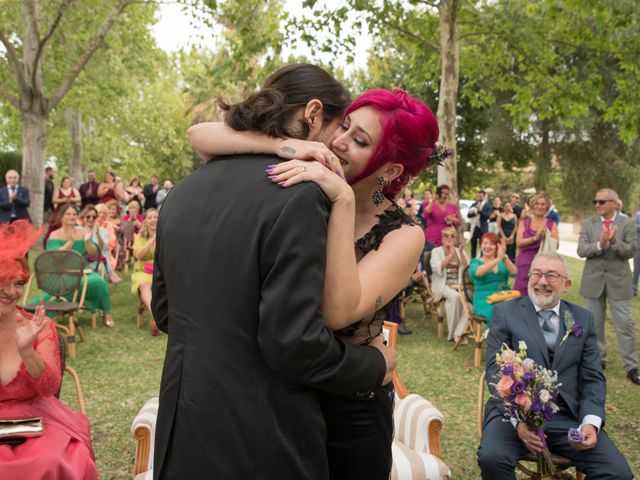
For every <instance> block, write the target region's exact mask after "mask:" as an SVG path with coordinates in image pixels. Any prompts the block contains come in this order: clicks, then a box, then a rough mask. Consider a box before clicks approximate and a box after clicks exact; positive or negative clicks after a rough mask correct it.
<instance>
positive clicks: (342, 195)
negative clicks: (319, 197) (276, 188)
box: [267, 160, 353, 203]
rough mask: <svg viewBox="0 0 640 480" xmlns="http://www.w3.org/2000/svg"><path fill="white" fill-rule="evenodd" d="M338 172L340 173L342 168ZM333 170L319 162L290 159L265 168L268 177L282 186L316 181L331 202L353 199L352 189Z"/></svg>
mask: <svg viewBox="0 0 640 480" xmlns="http://www.w3.org/2000/svg"><path fill="white" fill-rule="evenodd" d="M338 167H339V168H340V174H342V168H341V167H340V164H338ZM340 174H338V173H335V172H333V171H332V170H330V169H329V168H327V167H326V166H325V165H324V164H322V163H320V162H307V161H303V160H290V161H288V162H282V163H279V164H277V165H272V166H271V167H270V168H269V170H267V175H268V178H269V179H270V180H271V181H272V182H274V183H277V184H278V185H280V186H281V187H283V188H287V187H290V186H292V185H295V184H297V183H300V182H315V183H317V184H318V185H319V186H320V188H321V189H322V191H323V192H324V194H325V195H326V196H327V197H329V200H331V202H332V203H335V202H337V201H339V200H341V199H345V200H346V199H353V190H352V189H351V187H350V186H349V184H348V183H347V182H346V181H345V180H344V179H343V176H342V175H340Z"/></svg>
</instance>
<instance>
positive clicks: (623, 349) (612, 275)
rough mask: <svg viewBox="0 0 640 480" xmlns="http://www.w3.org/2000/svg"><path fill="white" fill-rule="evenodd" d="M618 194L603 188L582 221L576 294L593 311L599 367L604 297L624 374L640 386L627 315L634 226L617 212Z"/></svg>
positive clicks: (603, 351) (633, 335)
mask: <svg viewBox="0 0 640 480" xmlns="http://www.w3.org/2000/svg"><path fill="white" fill-rule="evenodd" d="M618 200H619V199H618V194H617V193H616V192H615V191H614V190H612V189H610V188H603V189H602V190H599V191H598V193H596V197H595V200H594V201H593V204H594V205H595V207H596V212H597V215H595V216H593V217H591V218H589V219H587V220H585V221H584V223H583V224H582V230H581V231H580V239H579V241H578V255H579V256H580V257H583V258H586V262H585V265H584V270H583V272H582V284H581V286H580V294H581V295H582V296H583V297H584V300H585V305H586V307H587V309H589V310H591V312H592V313H593V320H594V323H595V326H596V334H597V336H598V349H599V350H600V356H601V357H602V366H603V367H604V366H605V364H606V361H607V351H606V346H605V336H604V319H605V309H606V304H607V300H608V301H609V305H610V308H611V317H612V318H613V325H614V327H615V329H616V334H617V336H618V345H619V346H620V354H621V355H622V364H623V366H624V369H625V371H626V372H627V377H628V378H629V380H631V381H632V382H633V383H635V384H636V385H640V373H638V352H637V350H636V332H635V325H634V323H633V318H632V317H631V298H632V295H633V293H632V281H631V269H630V268H629V259H630V258H632V257H633V253H634V251H635V248H636V230H635V225H634V223H633V221H632V220H630V219H629V218H624V217H622V216H621V215H620V214H618V213H617V210H616V207H617V205H618Z"/></svg>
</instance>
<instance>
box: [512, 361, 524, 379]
mask: <svg viewBox="0 0 640 480" xmlns="http://www.w3.org/2000/svg"><path fill="white" fill-rule="evenodd" d="M513 374H514V375H515V376H516V377H517V378H522V376H523V375H524V368H522V365H518V364H516V365H514V366H513Z"/></svg>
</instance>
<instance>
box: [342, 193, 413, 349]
mask: <svg viewBox="0 0 640 480" xmlns="http://www.w3.org/2000/svg"><path fill="white" fill-rule="evenodd" d="M376 217H378V218H379V219H380V220H379V221H378V223H377V224H375V225H374V226H373V227H371V230H369V231H368V232H367V233H365V234H364V235H363V236H362V238H359V239H358V240H356V242H355V248H356V260H358V261H360V260H361V259H362V258H363V257H364V256H365V255H366V254H367V253H369V252H370V251H371V250H378V249H379V248H380V245H381V244H382V241H383V240H384V237H385V236H386V235H387V234H388V233H389V232H392V231H394V230H397V229H399V228H400V227H402V226H403V225H419V224H418V223H416V222H415V221H414V220H413V219H412V218H411V217H410V216H409V215H407V214H406V213H405V212H404V211H403V210H402V208H400V207H399V206H398V205H396V204H395V203H392V204H391V205H390V206H389V208H387V209H386V210H385V211H384V212H382V213H381V214H380V215H376ZM398 295H400V293H398ZM394 300H395V298H393V299H392V300H391V301H390V302H389V303H387V304H386V305H383V306H382V307H381V308H380V309H379V310H377V311H376V312H375V313H374V314H373V315H371V316H370V317H367V318H363V319H362V320H358V321H357V322H356V323H354V324H352V325H349V326H348V327H345V328H343V329H341V330H338V331H337V332H336V334H338V335H340V336H342V337H346V338H345V339H346V340H347V341H349V342H351V343H357V344H368V343H369V342H370V341H371V340H372V339H374V338H375V337H377V336H378V335H380V332H382V322H384V321H385V320H387V318H389V308H390V306H391V305H392V304H393V301H394Z"/></svg>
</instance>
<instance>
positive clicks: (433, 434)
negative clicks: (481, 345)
mask: <svg viewBox="0 0 640 480" xmlns="http://www.w3.org/2000/svg"><path fill="white" fill-rule="evenodd" d="M384 336H385V339H386V340H387V345H389V346H390V347H392V348H395V347H396V344H397V338H398V325H397V324H396V323H392V322H384ZM393 386H394V388H395V391H396V398H395V406H394V409H393V427H394V438H393V445H392V446H391V453H392V455H393V466H392V468H391V480H439V479H441V480H448V479H450V478H451V470H450V469H449V467H448V466H447V465H446V464H445V463H444V462H443V461H442V449H441V447H440V430H442V425H443V424H444V416H443V415H442V413H441V412H440V410H438V409H437V408H436V407H434V406H433V404H432V403H431V402H429V401H427V400H425V399H424V398H422V397H421V396H420V395H417V394H415V393H409V392H408V390H407V388H406V387H405V386H404V384H403V383H402V380H400V375H399V374H398V369H397V368H396V369H395V370H394V372H393Z"/></svg>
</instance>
